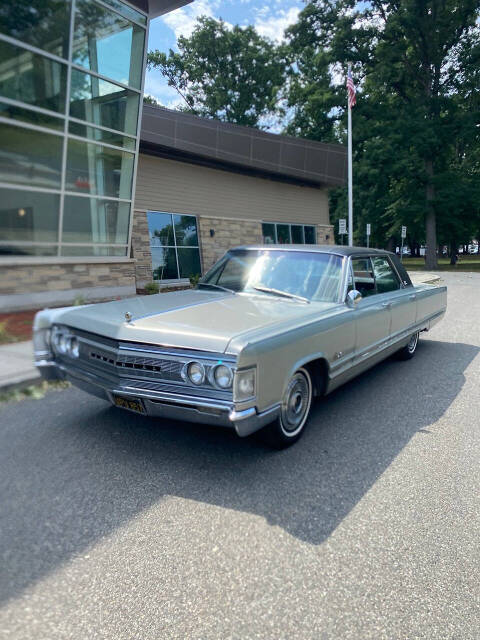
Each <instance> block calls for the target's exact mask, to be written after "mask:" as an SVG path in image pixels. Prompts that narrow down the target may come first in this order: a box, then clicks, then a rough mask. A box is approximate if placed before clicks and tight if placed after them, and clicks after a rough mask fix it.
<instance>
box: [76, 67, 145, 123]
mask: <svg viewBox="0 0 480 640" xmlns="http://www.w3.org/2000/svg"><path fill="white" fill-rule="evenodd" d="M138 105H139V94H138V93H135V92H134V91H128V90H127V89H123V88H122V87H119V86H118V85H116V84H113V83H111V82H107V81H106V80H100V79H99V78H96V77H94V76H91V75H90V74H88V73H83V72H82V71H78V70H77V69H72V79H71V94H70V115H71V116H72V117H74V118H78V119H79V120H85V121H87V122H92V123H93V124H97V125H100V126H102V127H108V128H109V129H115V130H117V131H124V132H125V133H129V134H131V135H135V134H136V132H137V118H138Z"/></svg>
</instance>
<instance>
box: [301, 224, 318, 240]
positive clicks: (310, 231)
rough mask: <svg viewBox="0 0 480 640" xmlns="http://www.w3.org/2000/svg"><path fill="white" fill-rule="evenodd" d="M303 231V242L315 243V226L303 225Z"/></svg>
mask: <svg viewBox="0 0 480 640" xmlns="http://www.w3.org/2000/svg"><path fill="white" fill-rule="evenodd" d="M304 231H305V244H316V242H317V238H316V233H315V227H309V226H305V227H304Z"/></svg>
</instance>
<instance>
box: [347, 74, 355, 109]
mask: <svg viewBox="0 0 480 640" xmlns="http://www.w3.org/2000/svg"><path fill="white" fill-rule="evenodd" d="M347 93H348V108H349V109H351V108H352V107H354V106H355V105H356V104H357V98H356V96H355V85H354V84H353V79H352V72H351V71H350V69H349V70H348V74H347Z"/></svg>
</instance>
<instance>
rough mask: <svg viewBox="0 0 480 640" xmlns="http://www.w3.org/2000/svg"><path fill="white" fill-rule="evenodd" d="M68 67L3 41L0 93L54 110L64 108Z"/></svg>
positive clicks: (1, 48)
mask: <svg viewBox="0 0 480 640" xmlns="http://www.w3.org/2000/svg"><path fill="white" fill-rule="evenodd" d="M66 87H67V66H66V65H65V64H62V63H61V62H56V61H55V60H51V59H50V58H46V57H45V56H40V55H38V54H35V53H31V52H30V51H26V50H25V49H22V48H21V47H17V46H15V45H12V44H10V43H8V42H2V41H1V40H0V94H1V95H2V96H5V97H6V98H10V99H12V100H20V101H21V102H27V103H28V104H32V105H34V106H36V107H42V108H43V109H50V110H51V111H60V112H62V113H63V112H64V111H65V91H66Z"/></svg>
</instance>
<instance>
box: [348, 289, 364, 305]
mask: <svg viewBox="0 0 480 640" xmlns="http://www.w3.org/2000/svg"><path fill="white" fill-rule="evenodd" d="M361 299H362V294H361V293H360V291H357V290H356V289H352V290H351V291H349V292H348V293H347V305H348V306H349V307H350V308H352V309H355V307H356V306H357V304H358V303H359V302H360V300H361Z"/></svg>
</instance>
